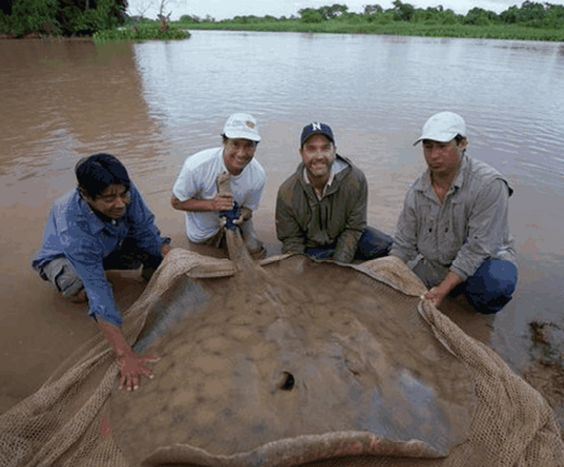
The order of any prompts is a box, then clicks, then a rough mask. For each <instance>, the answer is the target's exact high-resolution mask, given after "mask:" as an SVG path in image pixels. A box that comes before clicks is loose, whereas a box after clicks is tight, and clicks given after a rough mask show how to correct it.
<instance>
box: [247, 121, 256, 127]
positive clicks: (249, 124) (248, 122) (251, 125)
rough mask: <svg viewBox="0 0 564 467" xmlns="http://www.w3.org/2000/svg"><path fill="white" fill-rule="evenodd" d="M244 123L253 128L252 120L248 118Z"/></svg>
mask: <svg viewBox="0 0 564 467" xmlns="http://www.w3.org/2000/svg"><path fill="white" fill-rule="evenodd" d="M245 125H247V126H248V127H249V128H254V127H255V124H254V123H253V122H251V121H250V120H247V121H246V122H245Z"/></svg>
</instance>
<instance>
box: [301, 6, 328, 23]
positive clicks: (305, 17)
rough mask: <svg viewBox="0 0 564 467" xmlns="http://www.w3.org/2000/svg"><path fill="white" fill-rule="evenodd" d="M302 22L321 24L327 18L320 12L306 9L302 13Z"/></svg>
mask: <svg viewBox="0 0 564 467" xmlns="http://www.w3.org/2000/svg"><path fill="white" fill-rule="evenodd" d="M301 17H302V21H303V22H304V23H321V22H322V21H323V20H324V19H325V18H323V15H322V14H321V13H319V11H315V10H312V9H311V8H306V9H305V10H303V11H302V12H301Z"/></svg>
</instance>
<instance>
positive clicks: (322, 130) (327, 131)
mask: <svg viewBox="0 0 564 467" xmlns="http://www.w3.org/2000/svg"><path fill="white" fill-rule="evenodd" d="M316 134H319V135H325V136H327V138H329V139H330V140H331V142H332V143H333V144H335V137H334V136H333V131H332V130H331V127H330V126H329V125H327V124H326V123H319V122H312V123H310V124H309V125H306V126H304V129H303V130H302V136H301V137H300V147H302V146H303V145H304V143H305V142H306V140H307V139H308V138H309V137H310V136H312V135H316Z"/></svg>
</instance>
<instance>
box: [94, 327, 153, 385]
mask: <svg viewBox="0 0 564 467" xmlns="http://www.w3.org/2000/svg"><path fill="white" fill-rule="evenodd" d="M98 325H99V326H100V329H101V330H102V332H103V333H104V335H105V336H106V339H107V340H108V342H110V344H111V345H112V348H113V349H114V353H115V354H116V357H117V359H118V362H119V369H120V373H121V378H120V388H121V389H125V390H127V391H135V390H136V389H137V388H138V387H139V380H140V378H141V376H146V377H147V378H150V379H152V378H153V371H152V370H151V369H150V368H148V367H147V366H146V365H145V363H146V362H156V361H158V360H159V359H158V358H156V357H154V356H152V355H149V356H146V357H141V356H138V355H137V354H135V353H134V352H133V350H132V349H131V347H130V346H129V345H128V344H127V342H126V340H125V337H124V336H123V334H122V332H121V330H120V328H119V327H117V326H115V325H114V324H113V323H110V322H108V321H106V320H104V319H101V318H100V319H98Z"/></svg>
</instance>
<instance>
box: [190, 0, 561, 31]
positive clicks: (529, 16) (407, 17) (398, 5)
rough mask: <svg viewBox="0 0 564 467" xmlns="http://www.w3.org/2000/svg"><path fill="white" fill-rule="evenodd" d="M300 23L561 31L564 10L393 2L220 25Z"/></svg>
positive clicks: (532, 5)
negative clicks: (460, 9) (463, 10)
mask: <svg viewBox="0 0 564 467" xmlns="http://www.w3.org/2000/svg"><path fill="white" fill-rule="evenodd" d="M296 19H299V20H300V21H302V22H304V23H310V24H315V23H318V24H319V23H323V22H326V21H329V22H331V21H342V22H375V23H389V22H393V21H401V22H409V23H414V24H445V25H455V24H463V25H475V26H489V25H503V24H507V25H521V26H527V27H536V28H557V29H559V28H564V6H562V5H554V4H551V3H537V2H531V1H525V2H523V4H522V5H521V7H517V6H516V5H515V6H512V7H511V8H509V9H507V10H506V11H504V12H502V13H500V14H497V13H495V12H493V11H489V10H484V9H483V8H478V7H476V8H472V9H471V10H470V11H468V13H467V14H466V15H461V14H456V13H455V12H454V11H452V10H451V9H444V8H443V7H442V6H437V7H428V8H426V9H423V8H416V7H414V6H413V5H411V4H409V3H403V2H402V1H401V0H395V1H394V2H393V7H392V8H389V9H387V10H386V9H384V8H382V6H380V5H378V4H374V5H366V6H365V7H364V11H363V12H362V13H353V12H349V11H348V6H347V5H344V4H333V5H331V6H329V5H326V6H322V7H320V8H303V9H301V10H299V11H298V16H295V15H292V16H291V17H289V18H286V17H284V16H282V17H281V18H275V17H273V16H265V17H256V16H253V15H250V16H235V17H234V18H232V19H229V20H223V21H220V22H238V23H242V24H249V23H253V22H260V21H269V22H273V21H286V20H296ZM180 21H181V22H186V23H190V22H192V23H198V22H215V20H214V19H213V18H210V17H209V16H208V17H206V18H204V19H201V18H199V17H197V16H194V15H184V16H182V18H181V19H180Z"/></svg>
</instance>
